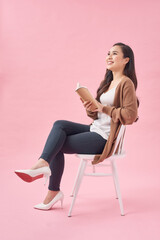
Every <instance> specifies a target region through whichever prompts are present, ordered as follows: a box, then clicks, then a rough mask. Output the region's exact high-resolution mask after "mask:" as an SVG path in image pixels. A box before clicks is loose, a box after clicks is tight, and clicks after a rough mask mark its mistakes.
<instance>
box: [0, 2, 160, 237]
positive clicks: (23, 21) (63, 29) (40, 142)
mask: <svg viewBox="0 0 160 240" xmlns="http://www.w3.org/2000/svg"><path fill="white" fill-rule="evenodd" d="M0 4H1V5H0V16H1V24H0V33H1V38H0V48H1V51H0V52H1V54H0V81H1V88H0V99H1V101H0V112H1V124H0V132H1V138H0V148H1V149H0V157H1V174H0V177H1V179H0V184H1V199H0V200H1V203H0V204H1V222H0V226H1V231H0V235H1V236H0V237H1V239H6V240H9V239H16V240H20V239H23V240H28V239H30V240H31V239H37V238H38V239H52V238H53V239H54V238H55V236H56V239H62V238H64V237H65V239H74V240H77V239H82V237H83V239H101V238H107V239H125V240H128V239H136V240H139V239H140V240H141V239H151V238H152V239H154V240H158V239H159V238H160V204H159V202H160V184H159V182H160V181H159V180H160V177H159V176H160V171H159V168H160V159H159V142H160V138H159V132H160V118H159V115H160V114H159V110H158V109H159V103H160V98H159V92H160V81H159V75H160V70H159V69H160V68H159V59H160V55H159V52H160V51H159V49H160V47H159V43H160V34H159V26H160V17H159V10H160V2H159V0H152V1H151V0H145V1H138V0H135V1H134V2H133V1H127V0H121V1H119V0H114V1H107V0H93V1H92V0H60V1H55V0H45V1H44V0H27V1H26V0H14V1H12V0H1V1H0ZM116 42H123V43H125V44H127V45H129V46H130V47H131V48H132V49H133V51H134V54H135V67H136V74H137V79H138V88H137V96H138V97H139V100H140V107H139V121H138V122H137V123H134V124H133V125H129V126H127V132H126V137H125V142H124V147H125V150H126V152H127V156H126V158H125V159H122V160H121V159H120V160H118V161H117V167H118V172H119V180H120V186H121V192H122V199H123V204H124V210H125V214H126V215H125V217H121V216H120V211H119V205H118V202H117V200H116V199H115V192H114V187H113V183H112V179H110V178H107V179H106V178H85V179H84V180H83V182H82V185H81V188H80V191H79V195H78V198H77V201H76V205H75V207H74V209H73V217H72V218H68V217H67V214H68V211H69V207H70V204H71V198H70V197H69V196H70V193H71V190H72V186H73V182H74V179H75V176H76V172H77V169H78V165H79V159H77V158H76V157H75V156H74V155H65V159H66V160H65V171H64V174H63V178H62V182H61V190H62V191H63V192H64V194H65V201H64V209H63V210H61V209H60V203H57V205H55V207H54V208H53V210H51V211H47V212H44V211H38V210H35V209H33V206H34V205H35V204H38V203H40V202H42V201H43V199H44V197H45V195H46V193H47V187H45V188H44V186H43V182H44V181H43V180H42V179H41V180H39V181H35V182H33V183H31V184H28V183H25V182H22V181H21V180H20V179H19V178H17V177H16V175H15V174H14V170H15V169H24V168H30V167H31V166H32V165H33V164H34V162H35V161H37V159H38V157H39V155H40V154H41V151H42V148H43V146H44V143H45V140H46V138H47V136H48V134H49V131H50V129H51V127H52V124H53V123H54V121H56V120H59V119H65V120H70V121H75V122H79V123H84V124H89V123H91V121H92V120H91V119H89V118H88V117H87V115H86V113H85V110H84V108H83V105H82V103H81V101H80V100H79V97H78V96H77V95H76V93H75V92H74V89H75V87H76V84H77V82H80V83H82V84H84V85H86V86H88V87H89V89H90V91H91V92H92V93H93V95H94V96H96V90H97V88H98V86H99V83H100V81H101V80H102V79H103V77H104V74H105V69H106V62H105V58H106V54H107V51H108V50H109V49H110V48H111V47H112V45H113V44H114V43H116Z"/></svg>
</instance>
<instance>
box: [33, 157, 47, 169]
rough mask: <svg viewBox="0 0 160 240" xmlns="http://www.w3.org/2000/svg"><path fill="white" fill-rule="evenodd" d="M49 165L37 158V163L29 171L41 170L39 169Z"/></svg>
mask: <svg viewBox="0 0 160 240" xmlns="http://www.w3.org/2000/svg"><path fill="white" fill-rule="evenodd" d="M48 166H49V163H48V162H47V161H46V160H44V159H43V158H39V159H38V162H37V163H36V164H35V165H34V166H33V167H32V168H31V170H34V169H37V168H41V167H48Z"/></svg>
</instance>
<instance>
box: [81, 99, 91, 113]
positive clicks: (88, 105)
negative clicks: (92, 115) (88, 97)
mask: <svg viewBox="0 0 160 240" xmlns="http://www.w3.org/2000/svg"><path fill="white" fill-rule="evenodd" d="M80 99H81V101H82V103H83V106H84V107H85V108H86V110H87V111H90V112H92V111H91V109H92V107H91V106H92V102H91V101H83V99H82V98H80Z"/></svg>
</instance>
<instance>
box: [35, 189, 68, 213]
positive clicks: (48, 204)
mask: <svg viewBox="0 0 160 240" xmlns="http://www.w3.org/2000/svg"><path fill="white" fill-rule="evenodd" d="M63 199H64V194H63V192H62V191H50V190H49V191H48V194H47V196H46V198H45V200H44V202H43V203H40V204H37V205H35V206H34V208H36V209H39V210H49V209H51V208H52V206H53V205H54V204H55V203H57V202H58V201H61V207H62V208H63Z"/></svg>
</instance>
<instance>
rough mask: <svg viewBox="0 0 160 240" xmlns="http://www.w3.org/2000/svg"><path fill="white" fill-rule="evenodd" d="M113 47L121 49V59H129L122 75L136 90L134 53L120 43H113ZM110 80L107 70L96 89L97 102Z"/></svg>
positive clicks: (110, 75) (109, 72) (109, 73)
mask: <svg viewBox="0 0 160 240" xmlns="http://www.w3.org/2000/svg"><path fill="white" fill-rule="evenodd" d="M113 46H120V47H121V49H122V52H123V57H124V58H126V57H129V59H130V60H129V62H128V63H127V64H126V66H125V68H124V71H123V74H124V75H125V76H127V77H129V78H130V79H131V80H132V82H133V83H134V87H135V90H136V89H137V77H136V72H135V64H134V53H133V51H132V49H131V48H130V47H129V46H128V45H126V44H124V43H121V42H119V43H115V44H114V45H113ZM112 80H113V74H112V71H111V70H109V69H107V70H106V73H105V76H104V80H102V82H101V83H100V86H99V88H98V89H97V96H96V100H97V101H100V96H101V94H102V93H103V92H105V91H106V90H107V89H108V87H109V85H110V83H111V82H112ZM137 105H138V107H139V99H138V98H137Z"/></svg>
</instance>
